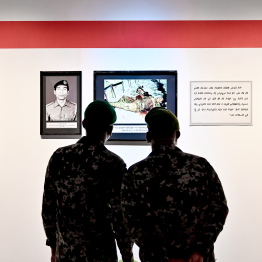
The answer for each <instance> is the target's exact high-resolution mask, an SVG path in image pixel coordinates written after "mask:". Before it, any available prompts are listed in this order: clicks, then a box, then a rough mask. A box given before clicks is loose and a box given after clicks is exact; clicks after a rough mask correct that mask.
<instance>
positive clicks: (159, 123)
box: [145, 107, 180, 144]
mask: <svg viewBox="0 0 262 262" xmlns="http://www.w3.org/2000/svg"><path fill="white" fill-rule="evenodd" d="M145 121H146V123H147V127H148V132H147V141H148V142H154V143H158V144H166V143H174V142H175V141H176V140H177V139H178V138H179V137H180V131H179V129H180V128H179V122H178V120H177V118H176V116H175V115H174V114H173V113H172V112H171V111H170V110H168V109H166V108H163V107H154V108H152V109H151V110H150V111H149V112H148V113H147V115H146V117H145Z"/></svg>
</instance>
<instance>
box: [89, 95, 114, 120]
mask: <svg viewBox="0 0 262 262" xmlns="http://www.w3.org/2000/svg"><path fill="white" fill-rule="evenodd" d="M84 117H85V121H86V122H87V123H91V122H93V123H97V124H99V123H101V124H103V123H104V124H108V125H111V124H114V123H115V122H116V111H115V109H114V108H113V107H112V106H111V105H110V104H109V103H108V102H106V101H102V100H95V101H94V102H92V103H90V104H89V105H88V106H87V108H86V110H85V113H84Z"/></svg>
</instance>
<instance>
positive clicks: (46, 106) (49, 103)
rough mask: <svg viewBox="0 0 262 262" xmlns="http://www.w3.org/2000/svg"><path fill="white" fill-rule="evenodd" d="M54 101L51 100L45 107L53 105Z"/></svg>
mask: <svg viewBox="0 0 262 262" xmlns="http://www.w3.org/2000/svg"><path fill="white" fill-rule="evenodd" d="M54 103H55V101H53V102H51V103H49V104H47V105H46V107H50V106H52V105H54Z"/></svg>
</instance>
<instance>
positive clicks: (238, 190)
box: [0, 0, 262, 262]
mask: <svg viewBox="0 0 262 262" xmlns="http://www.w3.org/2000/svg"><path fill="white" fill-rule="evenodd" d="M62 2H63V8H62V10H61V9H59V7H61V4H62ZM131 2H132V3H131ZM149 2H150V3H151V4H150V3H149ZM161 2H162V4H161V5H159V4H157V2H156V1H139V4H138V1H127V5H128V6H124V5H123V1H120V0H118V1H110V4H109V3H107V1H96V2H95V3H93V2H92V1H79V3H78V5H76V4H75V2H74V3H72V1H57V2H55V3H53V1H52V5H51V1H45V4H43V3H37V4H36V3H35V1H34V2H33V1H24V5H21V3H20V2H18V1H14V0H13V1H10V2H9V4H7V3H1V5H2V4H3V5H2V6H3V7H4V8H1V10H0V19H1V20H2V21H19V20H24V21H27V20H45V21H47V20H49V21H53V20H58V21H59V20H125V19H127V20H132V19H133V20H165V19H166V20H181V19H184V20H186V19H188V20H192V19H207V20H212V19H214V20H216V19H218V20H219V19H235V20H246V19H247V20H249V19H250V20H252V19H259V12H258V10H259V11H262V6H261V4H260V3H259V2H258V1H248V2H247V3H249V4H246V3H245V1H238V9H237V11H236V8H235V6H234V4H233V3H232V4H231V3H226V1H221V3H220V4H218V3H213V4H211V3H210V1H207V0H206V1H203V0H202V1H199V2H198V3H199V5H196V3H195V2H196V1H183V3H180V1H161ZM232 2H235V1H232ZM87 4H88V5H87ZM126 7H129V10H128V11H127V8H126ZM201 7H202V8H201ZM142 8H143V12H142V11H141V9H142ZM83 9H85V10H86V13H85V12H84V11H83ZM171 10H173V12H172V11H171ZM260 13H261V12H260ZM0 30H1V26H0ZM32 37H33V36H32ZM0 42H1V39H0ZM261 61H262V50H261V48H156V49H154V48H82V49H81V48H62V49H57V48H34V49H27V48H26V49H18V48H9V49H8V48H7V49H0V87H1V97H0V100H1V103H0V117H1V120H2V121H1V129H0V137H1V151H0V153H1V155H0V157H1V158H0V159H1V175H0V178H1V183H0V187H1V188H0V210H1V216H0V221H1V223H0V232H1V233H0V261H7V262H16V261H32V262H33V261H39V262H45V261H49V260H50V250H49V248H48V247H46V246H45V235H44V231H43V228H42V220H41V201H42V193H43V185H44V175H45V169H46V165H47V163H48V160H49V158H50V156H51V154H52V153H53V152H54V150H56V149H57V148H58V147H60V146H65V145H68V144H71V143H75V142H76V141H77V140H76V139H41V136H40V71H82V76H83V79H82V96H83V98H82V105H83V109H84V107H85V106H86V105H88V103H90V102H91V101H92V100H93V71H95V70H177V72H178V118H179V121H180V126H181V138H180V139H179V141H178V146H179V147H180V148H181V149H182V150H184V151H185V152H190V153H193V154H197V155H200V156H203V157H205V158H207V160H208V161H209V162H210V163H211V164H212V165H213V167H214V168H215V170H216V171H217V173H218V175H219V177H220V179H221V181H222V184H223V187H224V190H225V193H226V196H227V199H228V205H229V209H230V213H229V216H228V219H227V221H226V225H225V228H224V231H223V232H222V233H221V235H220V236H219V238H218V240H217V242H216V244H215V252H216V256H217V261H218V262H219V261H221V262H246V261H254V262H259V261H260V260H261V258H260V243H261V240H260V236H261V234H262V228H261V220H262V212H261V210H260V208H259V207H260V202H261V200H262V198H261V194H260V185H261V182H262V178H261V171H260V148H261V146H262V145H261V142H260V139H259V136H260V134H261V131H262V123H261V121H260V119H261V117H260V116H261V114H262V107H261V97H262V89H261V86H262V80H261V77H260V76H261V72H260V71H261V70H260V68H261V65H262V63H261ZM190 81H252V125H251V126H190V125H189V123H190ZM83 134H84V132H83ZM108 148H109V149H110V150H112V151H113V152H115V153H117V154H119V155H121V156H122V158H123V159H124V160H125V162H126V163H127V166H130V165H131V164H133V163H134V162H136V161H139V160H140V159H142V158H144V157H146V156H147V155H148V154H149V153H150V146H137V145H129V146H127V145H109V146H108ZM134 252H135V258H136V260H137V261H139V260H138V250H137V248H136V247H135V249H134Z"/></svg>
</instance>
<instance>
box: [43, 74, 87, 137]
mask: <svg viewBox="0 0 262 262" xmlns="http://www.w3.org/2000/svg"><path fill="white" fill-rule="evenodd" d="M81 86H82V72H81V71H41V72H40V88H41V93H40V105H41V108H40V112H41V115H40V134H41V135H43V136H45V135H54V136H56V135H60V136H68V135H70V136H71V135H81V115H82V114H81V108H82V107H81V101H82V98H81Z"/></svg>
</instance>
